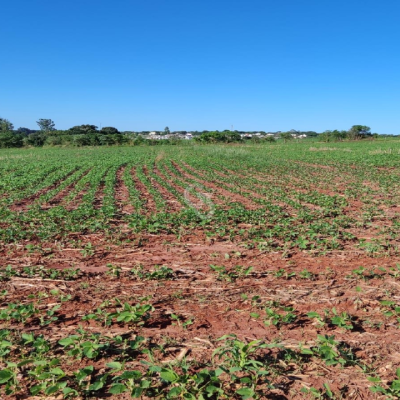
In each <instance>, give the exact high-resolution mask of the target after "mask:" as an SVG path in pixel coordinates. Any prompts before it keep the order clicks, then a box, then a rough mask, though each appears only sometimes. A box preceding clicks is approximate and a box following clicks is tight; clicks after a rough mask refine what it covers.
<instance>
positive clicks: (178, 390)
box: [168, 386, 183, 398]
mask: <svg viewBox="0 0 400 400" xmlns="http://www.w3.org/2000/svg"><path fill="white" fill-rule="evenodd" d="M182 391H183V388H181V387H179V386H177V387H174V388H172V389H171V390H170V391H169V392H168V398H170V397H177V396H179V395H180V394H181V393H182Z"/></svg>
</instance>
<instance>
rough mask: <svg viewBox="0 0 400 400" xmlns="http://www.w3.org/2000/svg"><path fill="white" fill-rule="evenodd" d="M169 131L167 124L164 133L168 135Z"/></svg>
mask: <svg viewBox="0 0 400 400" xmlns="http://www.w3.org/2000/svg"><path fill="white" fill-rule="evenodd" d="M170 133H171V131H170V130H169V128H168V126H166V127H165V128H164V135H169V134H170Z"/></svg>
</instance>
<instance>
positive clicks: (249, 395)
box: [236, 388, 255, 400]
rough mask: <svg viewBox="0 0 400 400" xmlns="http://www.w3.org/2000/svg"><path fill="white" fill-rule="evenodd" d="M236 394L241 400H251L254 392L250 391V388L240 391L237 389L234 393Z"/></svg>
mask: <svg viewBox="0 0 400 400" xmlns="http://www.w3.org/2000/svg"><path fill="white" fill-rule="evenodd" d="M236 393H237V394H238V395H239V396H242V399H243V400H246V399H251V398H252V397H253V396H254V395H255V393H254V391H253V390H251V389H250V388H242V389H239V390H237V391H236Z"/></svg>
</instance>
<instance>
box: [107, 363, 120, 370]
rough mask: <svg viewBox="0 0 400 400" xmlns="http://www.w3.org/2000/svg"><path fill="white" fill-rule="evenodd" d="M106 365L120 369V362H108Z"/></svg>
mask: <svg viewBox="0 0 400 400" xmlns="http://www.w3.org/2000/svg"><path fill="white" fill-rule="evenodd" d="M106 366H107V367H108V368H111V369H116V370H120V369H121V368H122V364H121V363H119V362H117V361H113V362H109V363H107V364H106Z"/></svg>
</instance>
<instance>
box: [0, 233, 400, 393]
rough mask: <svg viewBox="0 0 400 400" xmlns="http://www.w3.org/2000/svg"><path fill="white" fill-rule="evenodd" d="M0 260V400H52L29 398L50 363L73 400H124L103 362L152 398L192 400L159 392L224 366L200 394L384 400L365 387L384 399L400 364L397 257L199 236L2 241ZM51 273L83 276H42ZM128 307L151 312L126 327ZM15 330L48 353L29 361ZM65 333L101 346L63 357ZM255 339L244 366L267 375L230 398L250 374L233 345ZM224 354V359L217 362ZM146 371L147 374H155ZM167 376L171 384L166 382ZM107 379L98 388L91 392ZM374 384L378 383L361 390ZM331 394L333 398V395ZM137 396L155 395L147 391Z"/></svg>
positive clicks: (67, 351) (27, 346)
mask: <svg viewBox="0 0 400 400" xmlns="http://www.w3.org/2000/svg"><path fill="white" fill-rule="evenodd" d="M0 256H1V259H2V265H3V268H2V270H1V273H0V279H1V280H0V284H1V290H0V302H1V306H0V318H1V319H0V330H2V331H1V332H5V331H8V332H9V334H8V336H7V337H5V336H4V334H3V336H4V338H3V348H1V347H0V355H1V358H0V370H1V369H3V371H4V370H11V369H12V368H14V372H16V376H17V380H18V384H16V386H15V388H14V392H13V393H9V394H8V395H7V394H5V386H6V383H4V382H3V385H2V386H1V384H2V381H1V374H0V393H2V394H1V396H3V397H2V398H4V399H7V398H21V399H22V398H34V397H33V396H34V395H36V396H39V397H37V398H40V396H42V398H52V396H53V397H55V398H57V396H61V397H60V398H62V395H61V394H60V393H61V392H62V391H61V389H60V390H59V391H57V392H55V393H54V394H53V393H48V394H47V395H46V389H45V388H44V387H43V388H41V389H40V388H39V389H40V390H39V389H38V390H39V391H38V393H35V390H33V391H32V387H34V386H35V385H37V384H38V382H39V384H41V383H43V382H47V380H49V379H50V380H51V378H48V379H47V378H44V377H43V376H42V378H43V379H39V378H38V376H39V375H40V374H39V375H35V373H34V372H32V371H35V368H36V370H37V368H39V367H38V366H37V365H36V364H35V362H37V360H47V359H54V358H56V359H58V360H59V367H60V368H61V369H62V371H63V372H64V373H65V376H63V377H62V378H60V379H59V382H67V381H68V382H69V383H68V387H71V388H72V389H74V390H77V396H78V397H80V398H82V397H85V398H114V397H115V398H124V396H126V398H128V397H129V395H128V393H127V392H125V393H124V394H110V393H109V390H110V388H111V387H112V385H113V383H115V382H117V381H118V379H117V380H115V377H116V376H119V375H120V374H121V371H116V372H115V371H114V372H113V374H114V375H113V374H110V375H107V373H108V372H107V371H109V370H110V368H111V367H109V368H108V367H107V365H106V364H107V363H110V362H117V363H121V364H123V370H138V371H141V373H143V374H147V375H146V376H150V378H149V379H150V380H151V382H152V385H154V387H157V388H158V389H157V390H159V392H157V393H158V396H159V398H191V397H182V396H183V392H180V393H178V392H176V397H173V396H174V393H175V392H173V393H172V394H169V391H170V390H172V389H171V388H175V387H181V386H182V387H185V388H186V389H187V390H188V391H190V390H192V389H190V390H189V389H188V388H190V387H192V386H191V385H193V383H190V382H192V381H190V379H186V381H185V379H183V378H182V376H184V375H185V368H186V366H188V368H189V369H188V370H189V371H190V373H189V372H188V374H189V375H190V374H192V375H190V376H192V377H193V374H196V373H198V372H199V371H201V370H202V369H203V368H208V369H214V370H215V369H218V368H219V367H221V368H225V372H224V373H221V375H220V382H222V383H221V386H220V388H222V389H221V390H223V392H224V393H225V394H221V393H220V394H219V395H218V396H220V397H218V396H217V395H216V394H213V395H211V394H210V396H209V397H206V394H203V395H204V398H239V399H241V398H243V399H244V398H276V399H297V398H349V399H372V398H379V397H380V396H381V395H380V394H374V393H373V392H372V391H371V388H370V387H371V386H376V385H381V386H382V387H383V388H384V389H386V390H389V387H390V385H391V383H392V381H393V380H395V379H396V369H397V368H398V367H399V366H400V340H399V339H398V338H399V335H398V328H399V320H398V317H399V316H400V310H399V309H398V303H399V301H400V296H399V292H398V290H399V286H400V279H399V278H400V270H399V269H398V267H397V265H400V259H396V258H395V257H391V258H384V257H380V258H372V257H370V258H366V257H365V255H363V254H362V253H358V252H356V251H350V250H349V251H338V252H330V253H329V254H327V255H325V256H321V255H318V256H316V255H315V254H313V253H312V252H307V251H304V252H298V253H292V254H283V253H282V252H276V253H271V252H262V251H259V250H256V249H247V248H245V247H243V246H241V245H238V244H235V243H232V242H228V241H219V242H215V241H213V240H208V239H207V238H206V237H205V236H204V235H203V234H202V233H201V232H200V231H199V232H196V233H191V234H187V235H185V234H183V235H182V236H181V237H179V238H177V237H176V236H175V235H140V236H132V237H125V238H124V241H122V242H116V241H114V242H111V243H110V241H109V240H105V238H104V237H103V236H102V235H100V234H99V235H86V236H85V235H79V234H76V235H72V237H71V238H70V240H69V243H68V244H66V243H61V242H56V243H47V244H42V245H41V246H40V247H39V246H38V244H35V243H28V242H27V243H21V244H20V245H5V246H3V247H2V248H1V252H0ZM7 265H9V266H10V267H8V268H7V269H6V268H5V267H6V266H7ZM52 269H57V270H66V269H72V270H74V269H79V270H80V272H79V273H77V274H75V275H74V274H73V273H71V274H70V275H65V274H62V273H59V274H58V275H57V274H55V275H51V272H49V271H48V270H52ZM7 271H8V272H7ZM116 299H117V300H116ZM10 304H11V305H12V304H14V305H27V306H28V305H29V304H31V305H33V306H32V307H34V309H35V310H36V311H35V312H33V313H32V314H29V313H27V314H26V316H25V317H23V316H22V317H21V313H22V311H21V312H20V314H18V313H17V314H15V312H14V311H15V310H14V311H7V310H10ZM126 304H127V305H128V306H129V307H131V308H132V307H135V306H136V305H137V308H136V309H135V310H136V311H135V312H137V310H139V311H140V305H141V306H143V305H149V306H151V309H149V310H147V311H146V312H144V313H143V314H142V315H139V314H140V312H139V314H137V313H136V314H135V315H136V316H135V317H132V315H133V314H134V311H132V309H129V310H130V311H132V312H131V313H130V314H129V313H128V314H129V315H130V316H131V317H132V318H131V319H130V320H129V318H127V319H121V318H120V316H121V312H122V311H123V310H124V309H125V308H124V307H128V306H126ZM58 305H59V306H60V307H59V308H57V307H58ZM52 310H53V312H51V311H52ZM398 314H399V315H398ZM118 318H120V319H119V320H118ZM22 333H24V334H28V333H33V334H34V336H35V337H37V336H38V335H43V338H44V339H45V340H46V341H47V342H48V343H49V346H50V348H49V350H48V351H47V352H44V353H40V352H39V353H40V354H39V353H38V351H37V349H36V347H35V348H33V347H32V346H33V345H32V343H30V342H27V341H26V340H25V339H23V338H22V336H21V335H22ZM71 335H78V336H79V335H80V338H81V339H80V340H81V341H80V342H79V343H81V344H82V343H85V341H86V342H87V341H89V342H92V343H100V344H101V345H103V347H100V350H99V349H97V350H96V351H94V353H93V352H92V353H90V352H89V353H87V352H86V353H85V352H83V353H82V350H79V349H78V350H77V352H78V353H74V354H73V351H72V350H71V349H72V347H71V346H70V347H68V346H66V345H63V344H62V343H63V342H61V343H60V340H61V341H62V340H63V339H66V338H68V337H70V336H71ZM93 335H94V336H93ZM224 335H235V336H236V340H237V343H236V344H235V343H234V342H232V341H230V339H229V338H225V339H222V340H218V339H219V338H221V337H223V336H224ZM138 337H143V343H142V344H141V346H140V348H137V349H135V348H132V345H130V346H131V347H130V350H129V351H128V350H127V349H126V348H124V346H127V343H128V344H129V343H132V341H135V340H137V338H138ZM119 338H121V339H119ZM1 340H2V338H1V337H0V343H1ZM24 340H25V341H24ZM253 340H259V341H260V342H257V343H256V344H255V345H251V346H250V349H253V350H254V352H253V351H250V350H249V351H248V353H246V354H247V355H246V357H247V359H248V360H255V361H257V362H259V363H261V364H257V367H256V369H258V370H260V369H265V370H267V371H268V375H267V378H268V383H266V382H264V381H263V382H261V381H260V382H259V386H258V389H257V390H258V392H257V390H256V391H255V393H256V394H253V395H251V394H250V395H249V393H247V394H246V393H245V392H240V390H241V388H242V389H243V387H247V386H246V385H247V383H246V381H245V380H244V381H241V380H240V379H241V378H244V377H245V376H246V374H250V375H251V374H253V372H250V370H251V368H250V369H249V370H246V369H243V368H244V367H243V365H242V364H240V361H238V363H239V364H240V366H241V368H242V369H241V370H240V371H239V370H234V371H233V372H232V371H231V370H229V368H236V367H237V366H236V367H234V362H235V346H240V343H241V344H247V343H251V342H252V341H253ZM4 341H8V342H9V343H12V346H11V347H10V346H9V347H7V345H5V344H4ZM124 341H125V342H124ZM21 343H22V344H21ZM104 343H106V345H104ZM123 343H125V344H123ZM238 343H239V344H238ZM263 344H267V345H268V347H264V346H263ZM224 346H225V347H224ZM78 347H79V346H78ZM128 347H129V346H128ZM221 347H224V349H225V350H226V353H225V354H224V355H221V357H218V356H217V355H215V356H214V357H213V353H214V352H215V351H216V349H218V348H221ZM7 348H8V349H9V351H7ZM4 349H5V350H4ZM2 350H3V352H1V351H2ZM79 351H81V353H79ZM217 352H218V351H217ZM246 357H245V358H246ZM239 358H240V357H239ZM21 360H28V361H27V363H26V364H23V365H21V366H18V367H12V366H11V367H10V365H9V364H7V363H9V362H11V361H12V362H17V363H18V362H21ZM144 362H145V363H144ZM146 363H150V364H152V365H153V370H151V373H149V368H150V367H149V364H146ZM261 365H262V368H261ZM90 366H93V373H92V375H90V376H89V377H88V378H86V380H85V381H84V382H86V383H85V384H83V383H81V385H80V386H79V384H78V383H77V382H78V380H77V378H76V376H77V375H76V374H77V371H79V370H82V369H83V368H85V367H90ZM154 366H157V368H161V369H162V368H164V369H163V370H161V372H160V370H157V368H155V367H154ZM107 368H108V369H107ZM167 368H169V369H170V370H173V371H175V373H176V374H178V375H179V377H180V378H179V379H180V380H179V379H178V378H177V379H176V380H175V381H173V380H171V381H170V382H169V381H168V379H167V380H166V379H164V378H165V369H167ZM150 369H151V368H150ZM228 370H229V371H230V372H229V373H228V372H226V371H228ZM238 371H239V372H238ZM41 373H44V372H43V371H42V372H41ZM46 373H47V372H46ZM163 374H164V375H163ZM235 374H236V375H238V376H237V379H236V378H235V377H233V376H234V375H235ZM178 375H177V376H178ZM104 376H106V377H105V378H104V380H103V386H101V388H99V389H98V390H97V391H96V390H94V388H95V387H92V389H93V390H89V385H90V384H93V383H94V382H96V381H97V380H99V379H100V380H101V377H104ZM163 377H164V378H163ZM378 378H379V379H381V383H374V382H371V381H372V380H377V379H378ZM46 379H47V380H46ZM171 379H172V378H171ZM35 380H36V381H35ZM53 380H54V379H53ZM183 381H185V382H186V383H184V384H183V383H182V382H183ZM189 381H190V382H189ZM8 382H9V381H8ZM71 382H72V383H71ZM53 383H54V382H53ZM181 383H182V384H181ZM74 385H75V386H74ZM85 385H86V386H85ZM179 385H181V386H179ZM185 385H186V386H185ZM324 385H325V386H324ZM186 389H182V390H186ZM193 390H194V389H193ZM330 391H332V392H333V394H332V396H335V397H329V396H331V395H330ZM191 393H195V394H194V396H195V397H193V398H200V397H199V393H198V392H195V391H192V392H191ZM204 393H205V392H204ZM313 393H314V394H313ZM388 393H389V392H388ZM392 393H394V392H392ZM142 396H143V398H147V397H152V396H156V393H155V392H154V393H152V392H151V391H147V392H146V391H144V392H143V393H142ZM168 396H170V397H168ZM187 396H189V394H187ZM213 396H214V397H213ZM224 396H225V397H224ZM246 396H247V397H246ZM248 396H250V397H248ZM257 396H258V397H257ZM317 396H320V397H317ZM388 396H389V394H386V397H388Z"/></svg>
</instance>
